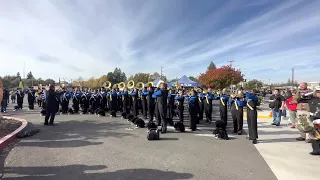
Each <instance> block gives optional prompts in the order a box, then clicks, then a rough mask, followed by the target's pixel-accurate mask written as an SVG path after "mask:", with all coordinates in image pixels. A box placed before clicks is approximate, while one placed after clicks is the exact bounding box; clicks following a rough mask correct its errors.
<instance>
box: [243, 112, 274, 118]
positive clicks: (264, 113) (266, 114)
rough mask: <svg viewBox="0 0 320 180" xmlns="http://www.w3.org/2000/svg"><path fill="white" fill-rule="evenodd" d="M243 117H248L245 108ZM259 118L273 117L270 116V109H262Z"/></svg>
mask: <svg viewBox="0 0 320 180" xmlns="http://www.w3.org/2000/svg"><path fill="white" fill-rule="evenodd" d="M243 117H244V118H247V111H246V110H244V111H243ZM258 119H270V120H271V119H272V117H271V116H270V111H267V110H261V111H258Z"/></svg>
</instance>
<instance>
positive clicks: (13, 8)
mask: <svg viewBox="0 0 320 180" xmlns="http://www.w3.org/2000/svg"><path fill="white" fill-rule="evenodd" d="M241 3H242V2H241V1H229V2H227V3H225V4H219V3H217V2H215V4H213V5H211V4H210V3H206V4H201V3H199V4H197V6H187V5H186V4H185V3H184V2H183V1H176V4H168V3H166V2H165V1H141V2H139V1H137V2H136V1H135V3H133V1H116V0H115V1H85V0H79V1H68V2H67V1H62V0H61V1H46V0H42V1H3V2H2V5H1V6H0V27H1V28H0V62H1V64H3V63H4V64H6V65H5V66H3V65H1V66H0V71H1V74H0V75H5V74H15V73H16V72H18V71H20V72H21V71H22V70H23V63H24V62H25V63H26V71H30V70H31V71H32V72H33V74H34V75H35V76H37V77H39V76H41V77H43V78H54V79H58V78H59V77H61V78H63V77H65V78H67V79H68V78H69V79H74V78H77V77H79V76H82V77H84V78H89V77H92V76H95V77H97V76H101V75H103V74H107V72H109V71H112V70H113V69H114V68H115V67H120V68H121V69H122V70H123V71H125V72H126V73H127V74H128V75H131V74H134V73H136V72H150V73H152V72H154V71H158V72H159V71H160V67H161V65H162V66H164V73H165V74H166V75H167V76H169V77H170V78H175V77H180V76H182V75H184V74H186V75H193V76H197V75H199V73H201V72H203V71H204V70H205V69H206V67H207V65H208V64H209V62H210V61H211V60H212V61H214V62H215V63H216V64H217V65H219V66H220V65H225V64H227V60H230V59H232V60H234V61H235V65H236V67H238V68H241V70H243V72H244V73H245V74H246V77H247V78H248V79H250V78H255V77H257V78H260V79H272V80H273V81H286V80H287V79H288V78H290V77H291V68H292V67H293V66H294V65H295V64H301V61H302V62H304V64H305V65H306V66H303V67H307V66H312V65H313V64H315V63H316V61H319V60H320V55H319V52H320V41H319V39H317V38H318V37H319V31H320V11H318V9H317V8H318V7H319V6H320V2H319V1H282V2H281V3H274V4H270V3H267V2H266V1H261V2H257V3H253V4H251V5H242V4H241ZM258 8H261V10H260V11H257V9H258ZM241 17H242V18H241ZM46 60H47V61H48V62H45V61H46ZM316 65H318V64H316ZM296 68H298V69H297V71H296V75H297V79H298V80H306V81H316V80H318V77H319V76H317V75H316V74H315V73H313V74H311V73H308V71H309V72H311V71H312V72H316V70H317V69H319V66H313V67H309V68H303V69H299V66H297V67H296ZM263 70H265V72H263ZM273 70H274V71H273ZM277 70H278V71H277Z"/></svg>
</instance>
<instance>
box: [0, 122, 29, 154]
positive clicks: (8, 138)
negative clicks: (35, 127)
mask: <svg viewBox="0 0 320 180" xmlns="http://www.w3.org/2000/svg"><path fill="white" fill-rule="evenodd" d="M3 118H4V119H14V120H16V121H20V122H21V123H22V124H21V126H20V127H19V128H18V129H16V130H15V131H13V132H12V133H10V134H8V135H6V136H5V137H3V138H1V139H0V152H1V151H2V150H3V149H4V148H6V147H7V145H8V144H10V143H11V142H12V141H14V140H15V139H16V138H17V134H18V133H19V132H21V131H22V130H23V129H24V128H25V127H26V126H27V124H28V122H27V121H26V120H25V119H20V118H15V117H8V116H3Z"/></svg>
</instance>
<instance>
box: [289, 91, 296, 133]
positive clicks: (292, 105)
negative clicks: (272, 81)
mask: <svg viewBox="0 0 320 180" xmlns="http://www.w3.org/2000/svg"><path fill="white" fill-rule="evenodd" d="M295 94H296V91H295V90H292V91H291V97H289V98H288V99H287V100H286V105H287V108H288V112H289V118H290V121H291V127H290V128H293V129H294V128H296V118H297V103H293V102H292V100H293V97H294V96H295ZM287 95H288V96H290V93H288V94H287Z"/></svg>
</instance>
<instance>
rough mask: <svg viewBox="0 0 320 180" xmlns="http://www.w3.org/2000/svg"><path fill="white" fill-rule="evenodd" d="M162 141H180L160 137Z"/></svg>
mask: <svg viewBox="0 0 320 180" xmlns="http://www.w3.org/2000/svg"><path fill="white" fill-rule="evenodd" d="M160 140H164V141H176V140H179V138H164V137H161V136H160Z"/></svg>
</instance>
